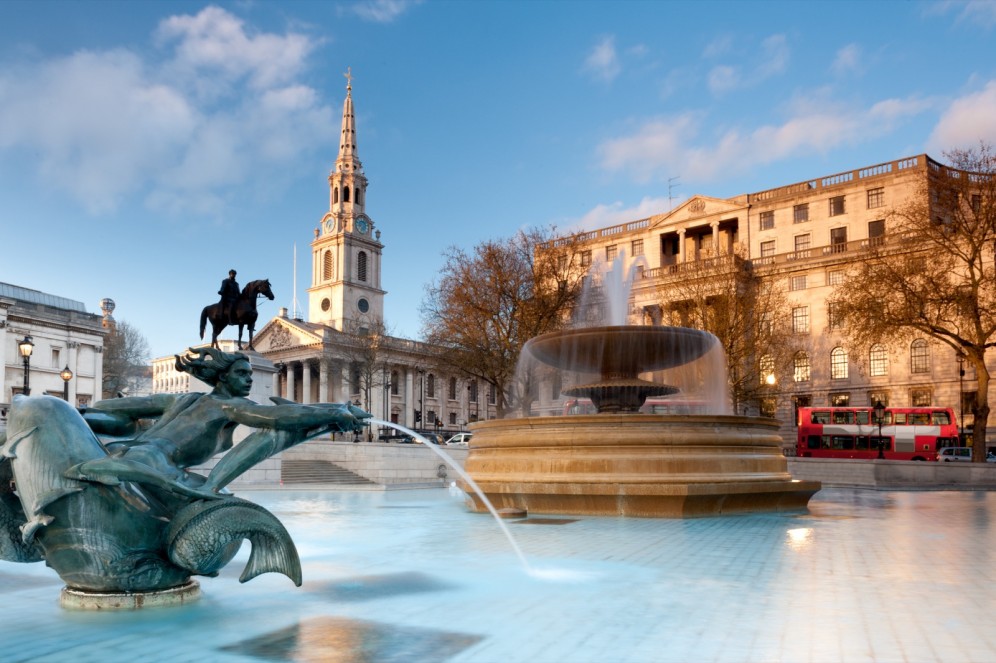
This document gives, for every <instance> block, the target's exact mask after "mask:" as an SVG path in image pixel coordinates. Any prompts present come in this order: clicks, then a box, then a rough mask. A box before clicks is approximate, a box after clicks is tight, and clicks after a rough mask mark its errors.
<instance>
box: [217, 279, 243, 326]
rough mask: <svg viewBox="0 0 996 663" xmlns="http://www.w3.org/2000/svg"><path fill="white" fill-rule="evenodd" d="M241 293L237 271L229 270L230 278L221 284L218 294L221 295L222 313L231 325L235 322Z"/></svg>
mask: <svg viewBox="0 0 996 663" xmlns="http://www.w3.org/2000/svg"><path fill="white" fill-rule="evenodd" d="M240 291H241V289H240V288H239V282H238V281H236V280H235V270H234V269H230V270H228V278H227V279H225V280H224V281H222V282H221V289H220V290H218V294H219V295H221V312H222V314H223V315H224V317H225V321H226V322H228V323H229V324H233V323H234V322H235V320H234V315H235V303H236V302H238V300H239V292H240Z"/></svg>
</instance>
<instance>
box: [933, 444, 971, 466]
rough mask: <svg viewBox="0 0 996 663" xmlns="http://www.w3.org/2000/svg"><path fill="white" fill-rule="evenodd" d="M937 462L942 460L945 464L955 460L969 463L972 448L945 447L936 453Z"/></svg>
mask: <svg viewBox="0 0 996 663" xmlns="http://www.w3.org/2000/svg"><path fill="white" fill-rule="evenodd" d="M937 460H939V461H940V460H943V461H944V462H945V463H950V462H951V461H957V460H961V461H968V462H969V463H971V462H972V447H945V448H944V449H941V450H940V452H938V454H937Z"/></svg>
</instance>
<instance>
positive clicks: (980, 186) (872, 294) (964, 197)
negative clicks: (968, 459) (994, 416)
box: [831, 143, 996, 462]
mask: <svg viewBox="0 0 996 663" xmlns="http://www.w3.org/2000/svg"><path fill="white" fill-rule="evenodd" d="M945 156H946V157H947V159H948V160H949V161H950V163H951V167H945V166H942V165H940V164H935V163H933V162H932V163H931V164H929V166H930V167H929V168H928V170H927V172H928V175H927V178H926V179H925V180H924V181H923V182H922V183H921V184H920V185H918V186H917V188H916V190H915V192H914V193H913V195H912V196H911V197H910V198H909V199H908V200H907V201H906V202H905V203H903V204H902V205H900V206H899V207H897V208H895V209H894V210H892V211H891V212H890V214H889V215H888V216H887V218H886V221H887V228H888V234H887V236H886V239H887V240H888V241H884V242H882V243H881V244H880V245H879V246H877V247H873V248H872V251H871V254H870V256H869V258H868V260H866V261H862V262H858V263H855V264H854V265H853V266H852V267H851V268H850V270H849V271H848V273H847V276H846V278H845V280H844V282H843V283H841V284H839V285H838V286H837V287H836V288H835V289H834V294H833V296H832V298H831V305H832V306H833V307H834V310H835V312H836V314H837V315H838V316H839V318H840V320H841V321H842V322H843V323H844V324H845V333H846V335H847V338H848V340H849V342H850V343H852V344H853V345H854V346H855V347H856V348H857V349H860V350H862V351H867V350H868V349H869V348H870V347H871V346H872V345H873V344H876V343H882V344H893V345H895V344H900V343H902V344H908V343H909V342H910V341H911V340H913V339H915V338H918V337H929V338H931V339H934V340H935V341H938V342H940V343H943V344H944V345H947V346H949V347H951V348H953V349H954V350H955V352H957V353H958V355H959V356H961V357H964V361H965V363H966V364H968V365H969V366H972V367H973V368H974V369H975V373H976V376H977V377H978V383H979V389H978V397H977V399H976V400H975V403H974V404H973V406H972V408H971V409H972V414H973V415H974V418H975V424H974V430H973V437H974V440H975V442H974V451H973V454H972V459H973V460H974V461H976V462H983V461H985V457H986V424H987V422H988V420H989V381H990V374H989V369H988V367H987V366H986V352H987V350H988V349H989V348H991V347H993V346H994V344H996V264H994V261H996V153H994V152H993V148H992V147H991V146H990V145H987V144H984V143H983V144H980V146H979V147H978V148H976V149H972V150H955V151H952V152H946V153H945Z"/></svg>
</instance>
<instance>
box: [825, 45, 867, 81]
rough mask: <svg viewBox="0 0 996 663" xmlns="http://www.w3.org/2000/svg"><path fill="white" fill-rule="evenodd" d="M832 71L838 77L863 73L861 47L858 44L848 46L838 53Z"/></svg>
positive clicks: (831, 66) (831, 67)
mask: <svg viewBox="0 0 996 663" xmlns="http://www.w3.org/2000/svg"><path fill="white" fill-rule="evenodd" d="M830 71H832V72H833V73H834V74H835V75H837V76H844V75H847V74H849V73H852V72H855V73H860V72H861V47H860V46H858V45H857V44H848V45H847V46H843V47H841V48H840V49H839V50H838V51H837V55H836V57H834V59H833V64H831V65H830Z"/></svg>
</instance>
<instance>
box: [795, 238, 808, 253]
mask: <svg viewBox="0 0 996 663" xmlns="http://www.w3.org/2000/svg"><path fill="white" fill-rule="evenodd" d="M795 250H796V253H798V252H799V251H808V250H809V233H806V234H805V235H796V236H795Z"/></svg>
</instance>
